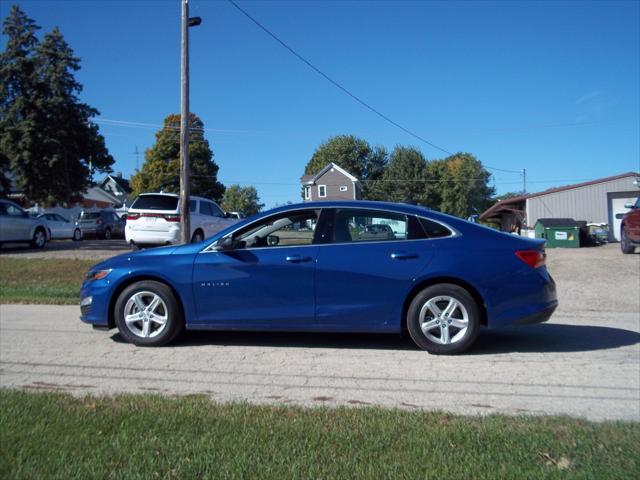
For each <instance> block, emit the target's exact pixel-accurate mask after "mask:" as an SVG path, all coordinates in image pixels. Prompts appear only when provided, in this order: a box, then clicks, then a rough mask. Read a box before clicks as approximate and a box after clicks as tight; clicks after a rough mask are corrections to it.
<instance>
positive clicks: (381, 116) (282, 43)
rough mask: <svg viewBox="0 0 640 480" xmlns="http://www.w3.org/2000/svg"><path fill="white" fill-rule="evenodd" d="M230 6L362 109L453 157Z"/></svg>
mask: <svg viewBox="0 0 640 480" xmlns="http://www.w3.org/2000/svg"><path fill="white" fill-rule="evenodd" d="M227 1H228V2H229V3H230V4H231V5H233V6H234V7H236V9H238V10H239V11H240V12H241V13H242V14H243V15H244V16H245V17H247V18H248V19H249V20H251V21H252V22H253V23H255V24H256V25H257V26H258V27H259V28H260V29H262V30H263V31H264V32H265V33H266V34H267V35H269V36H270V37H271V38H273V39H274V40H275V41H276V42H278V43H279V44H280V45H282V46H283V47H284V48H286V49H287V50H289V52H291V53H292V54H293V55H294V56H295V57H296V58H298V60H300V61H301V62H303V63H304V64H305V65H307V66H308V67H309V68H311V69H312V70H313V71H314V72H316V73H317V74H318V75H320V76H321V77H323V78H324V79H325V80H327V81H328V82H330V83H331V84H332V85H334V86H335V87H337V88H339V89H340V90H342V91H343V92H344V93H346V94H347V95H349V96H350V97H351V98H353V99H354V100H355V101H356V102H358V103H359V104H360V105H362V106H363V107H365V108H367V109H369V110H370V111H372V112H373V113H375V114H376V115H378V116H379V117H380V118H382V119H384V120H386V121H387V122H389V123H390V124H392V125H394V126H395V127H397V128H399V129H400V130H402V131H403V132H405V133H408V134H409V135H411V136H412V137H414V138H417V139H418V140H420V141H421V142H424V143H426V144H427V145H430V146H431V147H433V148H435V149H437V150H440V151H441V152H444V153H446V154H448V155H453V153H451V152H450V151H448V150H445V149H444V148H442V147H439V146H438V145H436V144H435V143H432V142H430V141H429V140H427V139H426V138H424V137H421V136H420V135H418V134H416V133H414V132H412V131H411V130H409V129H408V128H405V127H403V126H402V125H400V124H399V123H398V122H396V121H394V120H392V119H391V118H389V117H388V116H386V115H385V114H384V113H382V112H380V111H379V110H377V109H376V108H374V107H372V106H371V105H369V104H368V103H367V102H365V101H364V100H362V99H361V98H360V97H358V96H357V95H355V94H354V93H352V92H350V91H349V90H348V89H347V88H345V87H343V86H342V85H341V84H340V83H338V82H337V81H336V80H334V79H333V78H331V77H330V76H329V75H327V74H326V73H324V72H323V71H322V70H320V69H319V68H318V67H316V66H315V65H314V64H313V63H311V62H310V61H309V60H307V59H306V58H304V57H303V56H302V55H301V54H299V53H298V52H297V51H295V50H294V49H293V48H292V47H290V46H289V45H287V44H286V43H285V42H284V41H283V40H281V39H280V38H279V37H278V36H277V35H276V34H275V33H273V32H272V31H271V30H269V29H268V28H267V27H265V26H264V25H262V23H260V22H259V21H258V20H257V19H255V18H254V17H252V16H251V15H250V14H249V12H247V11H246V10H244V9H243V8H242V7H240V5H238V4H237V3H236V2H235V1H234V0H227Z"/></svg>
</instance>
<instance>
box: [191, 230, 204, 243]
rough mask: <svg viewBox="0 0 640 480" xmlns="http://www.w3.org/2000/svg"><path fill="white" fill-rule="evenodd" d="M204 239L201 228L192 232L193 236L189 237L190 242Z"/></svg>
mask: <svg viewBox="0 0 640 480" xmlns="http://www.w3.org/2000/svg"><path fill="white" fill-rule="evenodd" d="M202 240H204V234H203V233H202V230H196V231H195V232H193V237H191V243H199V242H201V241H202Z"/></svg>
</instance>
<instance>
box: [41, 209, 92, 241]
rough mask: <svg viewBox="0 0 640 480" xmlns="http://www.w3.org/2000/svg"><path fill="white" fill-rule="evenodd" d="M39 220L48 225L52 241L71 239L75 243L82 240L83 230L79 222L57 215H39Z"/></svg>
mask: <svg viewBox="0 0 640 480" xmlns="http://www.w3.org/2000/svg"><path fill="white" fill-rule="evenodd" d="M38 218H39V219H42V220H43V221H44V222H45V223H46V224H47V225H48V227H49V230H50V231H51V239H53V240H56V239H67V238H71V239H72V240H73V241H75V242H78V241H80V240H82V230H81V229H80V225H79V223H78V222H77V221H74V222H72V221H71V220H69V219H68V218H66V217H63V216H62V215H58V214H57V213H42V214H40V215H38Z"/></svg>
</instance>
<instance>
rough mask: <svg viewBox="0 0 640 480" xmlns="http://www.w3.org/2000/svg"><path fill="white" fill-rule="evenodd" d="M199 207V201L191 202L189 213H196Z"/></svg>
mask: <svg viewBox="0 0 640 480" xmlns="http://www.w3.org/2000/svg"><path fill="white" fill-rule="evenodd" d="M197 206H198V201H197V200H189V211H190V212H191V213H196V209H197Z"/></svg>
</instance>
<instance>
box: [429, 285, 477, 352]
mask: <svg viewBox="0 0 640 480" xmlns="http://www.w3.org/2000/svg"><path fill="white" fill-rule="evenodd" d="M419 325H420V329H421V330H422V333H423V334H424V335H425V337H427V339H428V340H431V341H432V342H435V343H439V344H442V345H449V344H452V343H457V342H459V341H461V340H462V339H463V338H464V336H465V335H466V333H467V329H468V327H469V313H468V312H467V309H466V308H465V306H464V305H463V304H462V302H461V301H459V300H457V299H455V298H454V297H450V296H448V295H441V296H437V297H433V298H430V299H429V300H427V301H426V302H425V303H424V305H423V306H422V308H421V309H420V314H419Z"/></svg>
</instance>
